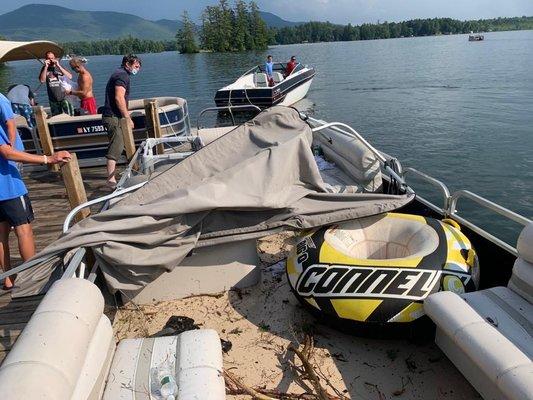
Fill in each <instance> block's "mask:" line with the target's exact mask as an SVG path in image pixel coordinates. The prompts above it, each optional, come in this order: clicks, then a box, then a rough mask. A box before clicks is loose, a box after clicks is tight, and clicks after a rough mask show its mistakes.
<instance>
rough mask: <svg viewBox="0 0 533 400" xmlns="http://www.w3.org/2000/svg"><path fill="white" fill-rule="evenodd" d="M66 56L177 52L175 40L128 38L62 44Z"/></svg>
mask: <svg viewBox="0 0 533 400" xmlns="http://www.w3.org/2000/svg"><path fill="white" fill-rule="evenodd" d="M61 47H63V49H64V50H65V54H80V55H84V56H98V55H106V54H128V53H161V52H163V51H174V50H177V44H176V41H175V40H168V41H160V40H147V39H139V38H134V37H132V36H128V37H125V38H121V39H105V40H95V41H93V42H85V41H81V42H67V43H61Z"/></svg>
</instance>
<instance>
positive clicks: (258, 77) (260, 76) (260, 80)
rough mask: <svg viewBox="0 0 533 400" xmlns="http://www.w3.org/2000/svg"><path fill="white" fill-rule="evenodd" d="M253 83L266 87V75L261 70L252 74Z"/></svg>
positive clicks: (256, 85) (259, 86)
mask: <svg viewBox="0 0 533 400" xmlns="http://www.w3.org/2000/svg"><path fill="white" fill-rule="evenodd" d="M254 84H255V87H258V88H265V87H268V79H267V75H266V74H264V73H261V72H258V73H256V74H254Z"/></svg>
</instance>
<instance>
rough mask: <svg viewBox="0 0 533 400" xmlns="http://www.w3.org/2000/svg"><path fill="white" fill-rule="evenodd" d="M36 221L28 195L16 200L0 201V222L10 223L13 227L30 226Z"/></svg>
mask: <svg viewBox="0 0 533 400" xmlns="http://www.w3.org/2000/svg"><path fill="white" fill-rule="evenodd" d="M34 219H35V217H34V216H33V208H32V206H31V202H30V198H29V197H28V195H27V194H25V195H24V196H20V197H17V198H16V199H10V200H3V201H0V222H9V225H11V226H12V227H15V226H20V225H24V224H29V223H30V222H32V221H33V220H34Z"/></svg>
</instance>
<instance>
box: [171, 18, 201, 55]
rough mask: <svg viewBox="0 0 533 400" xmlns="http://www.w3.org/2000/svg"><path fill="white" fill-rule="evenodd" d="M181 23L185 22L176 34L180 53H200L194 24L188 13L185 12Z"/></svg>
mask: <svg viewBox="0 0 533 400" xmlns="http://www.w3.org/2000/svg"><path fill="white" fill-rule="evenodd" d="M181 21H182V22H183V26H182V28H181V29H180V30H179V31H178V33H177V34H176V39H177V41H178V43H177V44H178V51H179V52H180V53H198V51H199V49H198V45H197V44H196V34H195V28H194V23H193V22H192V21H191V19H190V18H189V13H188V12H187V11H183V14H182V16H181Z"/></svg>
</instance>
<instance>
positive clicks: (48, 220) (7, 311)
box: [0, 167, 110, 363]
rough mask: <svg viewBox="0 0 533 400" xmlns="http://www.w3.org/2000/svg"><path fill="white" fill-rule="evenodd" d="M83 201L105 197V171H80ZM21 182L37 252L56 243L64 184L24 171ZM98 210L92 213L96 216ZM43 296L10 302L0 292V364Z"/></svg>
mask: <svg viewBox="0 0 533 400" xmlns="http://www.w3.org/2000/svg"><path fill="white" fill-rule="evenodd" d="M81 174H82V177H83V182H84V185H85V190H86V192H87V197H88V198H89V199H93V198H96V197H100V196H103V195H105V194H108V193H109V192H110V190H109V189H108V188H107V187H106V186H105V177H106V171H105V167H93V168H84V169H82V170H81ZM24 182H25V183H26V186H27V188H28V191H29V196H30V200H31V202H32V205H33V211H34V214H35V221H34V222H33V223H32V226H33V233H34V236H35V245H36V249H37V252H39V251H40V250H42V249H44V248H45V247H46V246H47V245H49V244H50V243H52V242H53V241H54V240H55V239H57V238H58V237H59V236H60V234H61V231H62V226H63V221H64V220H65V217H66V216H67V214H68V213H69V211H70V204H69V200H68V197H67V193H66V189H65V184H64V183H63V179H62V178H61V176H60V175H59V174H58V173H55V172H49V171H25V172H24ZM97 210H98V207H95V209H93V210H92V211H93V212H96V211H97ZM10 250H11V260H12V265H13V266H17V265H19V264H20V263H21V262H22V260H21V259H20V256H19V252H18V247H17V240H16V236H15V234H14V232H12V233H11V236H10ZM42 297H43V296H33V297H27V298H22V299H12V298H11V295H10V293H9V292H4V291H2V290H0V363H1V362H2V361H3V359H4V358H5V356H6V355H7V353H8V352H9V350H10V349H11V347H12V346H13V344H14V343H15V340H16V339H17V337H18V335H19V334H20V332H21V331H22V329H23V328H24V326H25V325H26V323H27V322H28V320H29V319H30V317H31V315H32V314H33V312H34V311H35V309H36V308H37V306H38V305H39V303H40V301H41V299H42Z"/></svg>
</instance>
